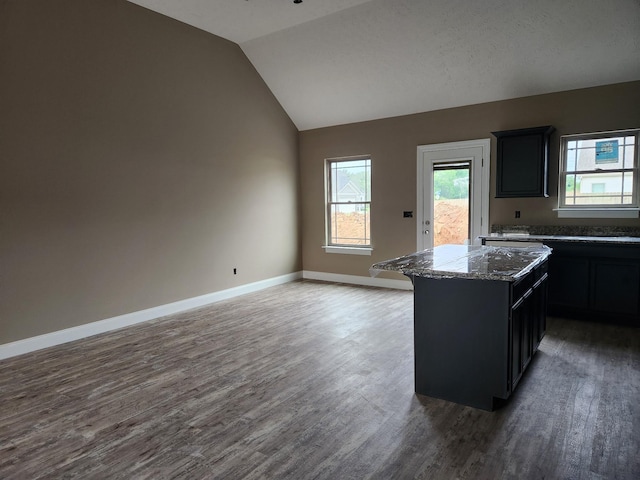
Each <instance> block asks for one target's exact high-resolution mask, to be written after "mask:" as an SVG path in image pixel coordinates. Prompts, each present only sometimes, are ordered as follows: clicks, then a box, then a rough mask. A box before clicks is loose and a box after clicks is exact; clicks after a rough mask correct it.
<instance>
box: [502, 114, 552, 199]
mask: <svg viewBox="0 0 640 480" xmlns="http://www.w3.org/2000/svg"><path fill="white" fill-rule="evenodd" d="M553 130H554V128H553V127H552V126H544V127H535V128H523V129H518V130H504V131H500V132H492V133H493V135H494V136H495V137H496V139H497V159H496V167H497V169H496V198H510V197H548V196H549V191H548V190H549V188H548V179H549V137H550V135H551V133H552V132H553Z"/></svg>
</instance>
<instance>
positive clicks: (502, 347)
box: [414, 261, 548, 410]
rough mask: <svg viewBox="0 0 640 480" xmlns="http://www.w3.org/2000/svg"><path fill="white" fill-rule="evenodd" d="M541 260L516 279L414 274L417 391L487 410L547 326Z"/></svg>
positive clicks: (515, 378) (511, 383) (507, 388)
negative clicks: (438, 277)
mask: <svg viewBox="0 0 640 480" xmlns="http://www.w3.org/2000/svg"><path fill="white" fill-rule="evenodd" d="M547 278H548V277H547V262H546V261H545V262H544V263H543V264H541V265H539V266H538V267H537V268H536V269H534V270H533V271H531V272H530V273H529V274H527V275H525V277H524V278H522V279H520V280H519V281H518V282H516V283H512V282H504V281H495V280H477V279H461V278H446V279H431V278H424V277H415V278H414V287H415V288H414V305H415V307H414V308H415V311H414V350H415V389H416V393H419V394H423V395H428V396H431V397H436V398H441V399H445V400H450V401H453V402H456V403H461V404H464V405H469V406H472V407H476V408H481V409H484V410H493V409H494V408H495V406H496V404H497V399H507V398H508V397H509V396H510V395H511V393H513V391H514V389H515V387H516V386H517V384H518V382H519V381H520V379H521V378H522V375H523V374H524V372H525V370H526V368H527V366H528V365H529V363H530V362H531V359H532V358H533V356H534V354H535V352H536V351H537V349H538V345H539V344H540V340H541V339H542V337H543V336H544V334H545V329H546V301H547Z"/></svg>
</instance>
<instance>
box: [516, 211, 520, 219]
mask: <svg viewBox="0 0 640 480" xmlns="http://www.w3.org/2000/svg"><path fill="white" fill-rule="evenodd" d="M516 218H520V210H516Z"/></svg>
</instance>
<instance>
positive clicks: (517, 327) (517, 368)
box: [511, 302, 524, 392]
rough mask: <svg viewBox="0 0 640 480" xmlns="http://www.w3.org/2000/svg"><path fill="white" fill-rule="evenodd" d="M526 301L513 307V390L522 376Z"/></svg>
mask: <svg viewBox="0 0 640 480" xmlns="http://www.w3.org/2000/svg"><path fill="white" fill-rule="evenodd" d="M523 311H524V302H520V303H517V304H516V305H515V306H514V307H513V308H512V309H511V391H512V392H513V390H514V389H515V388H516V385H517V384H518V380H520V377H521V376H522V323H523V321H524V318H523V317H524V315H523Z"/></svg>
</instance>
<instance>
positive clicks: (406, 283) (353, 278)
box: [302, 270, 413, 290]
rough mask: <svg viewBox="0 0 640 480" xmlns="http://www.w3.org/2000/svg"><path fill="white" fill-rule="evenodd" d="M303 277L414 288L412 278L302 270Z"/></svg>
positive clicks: (386, 286)
mask: <svg viewBox="0 0 640 480" xmlns="http://www.w3.org/2000/svg"><path fill="white" fill-rule="evenodd" d="M302 278H306V279H309V280H321V281H323V282H336V283H350V284H353V285H364V286H367V287H382V288H395V289H399V290H413V284H412V283H411V281H410V280H408V279H407V280H393V279H388V278H374V277H361V276H359V275H343V274H340V273H325V272H312V271H310V270H303V271H302Z"/></svg>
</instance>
